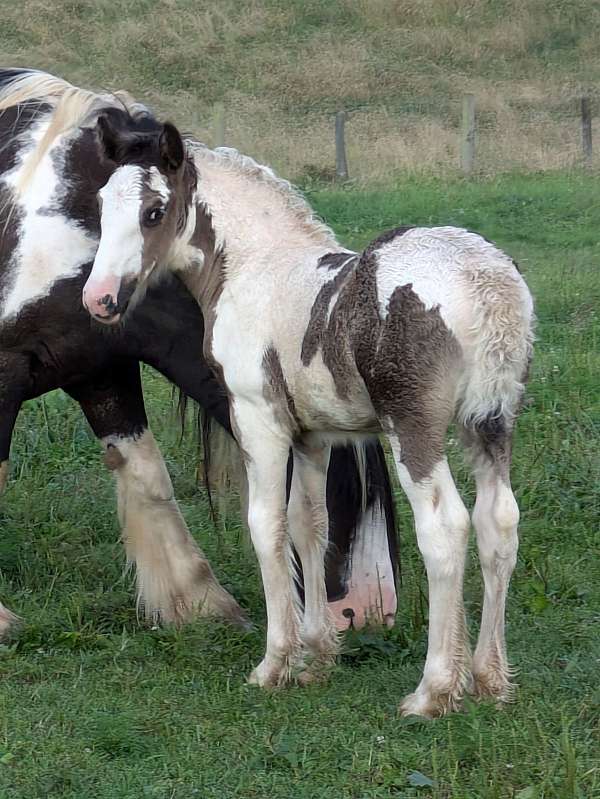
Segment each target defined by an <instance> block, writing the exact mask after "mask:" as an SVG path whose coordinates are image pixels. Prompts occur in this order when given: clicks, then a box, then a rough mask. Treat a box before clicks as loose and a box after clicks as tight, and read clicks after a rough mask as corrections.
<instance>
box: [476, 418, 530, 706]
mask: <svg viewBox="0 0 600 799" xmlns="http://www.w3.org/2000/svg"><path fill="white" fill-rule="evenodd" d="M464 440H465V444H466V446H467V447H468V448H469V450H470V454H471V457H472V461H473V472H474V474H475V480H476V484H477V499H476V502H475V508H474V511H473V526H474V527H475V531H476V533H477V547H478V549H479V560H480V563H481V569H482V572H483V579H484V586H485V589H484V591H485V593H484V598H483V611H482V616H481V629H480V632H479V640H478V642H477V648H476V649H475V655H474V656H473V679H474V691H475V693H476V694H477V695H479V696H493V697H495V698H497V699H499V700H500V701H508V700H510V699H511V696H512V690H513V687H512V685H511V683H510V667H509V665H508V660H507V657H506V643H505V640H504V616H505V605H506V594H507V591H508V584H509V581H510V578H511V575H512V572H513V569H514V567H515V563H516V560H517V549H518V546H519V539H518V535H517V525H518V523H519V508H518V505H517V502H516V500H515V497H514V494H513V492H512V489H511V486H510V457H511V434H510V432H508V430H507V428H506V426H505V425H504V423H503V421H502V420H501V419H500V420H493V421H487V422H484V423H483V424H481V425H480V426H479V427H478V429H477V431H475V432H473V431H471V430H469V431H465V434H464Z"/></svg>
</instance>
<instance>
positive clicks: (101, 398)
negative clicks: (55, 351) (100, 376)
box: [69, 362, 247, 625]
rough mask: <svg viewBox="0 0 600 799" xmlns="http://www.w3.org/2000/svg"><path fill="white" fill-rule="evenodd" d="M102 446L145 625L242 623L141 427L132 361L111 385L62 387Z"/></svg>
mask: <svg viewBox="0 0 600 799" xmlns="http://www.w3.org/2000/svg"><path fill="white" fill-rule="evenodd" d="M69 393H70V394H72V396H74V397H75V399H77V400H78V401H79V403H80V405H81V407H82V409H83V411H84V413H85V415H86V416H87V418H88V420H89V422H90V424H91V426H92V429H93V430H94V432H95V434H96V435H97V436H98V437H99V438H100V439H101V440H102V443H103V445H104V448H105V462H106V465H107V466H108V467H109V468H110V469H111V470H113V471H114V474H115V477H116V483H117V497H118V509H119V519H120V521H121V526H122V536H123V541H124V543H125V549H126V552H127V559H128V561H129V562H130V563H134V564H135V569H136V579H137V592H138V606H139V607H140V609H142V611H143V613H144V615H145V616H146V618H147V619H149V620H160V621H163V622H167V623H168V622H173V623H180V622H185V621H188V620H189V619H191V618H192V617H193V616H195V615H200V616H216V617H221V618H224V619H226V620H229V621H232V622H234V623H238V624H242V625H245V624H247V622H246V620H245V616H244V614H243V612H242V610H241V609H240V607H239V606H238V604H237V602H236V601H235V600H234V599H233V597H232V596H230V594H228V593H227V591H225V589H224V588H223V587H222V586H221V585H220V584H219V582H218V580H217V579H216V577H215V575H214V574H213V571H212V569H211V567H210V563H209V562H208V560H207V559H206V557H205V555H204V553H203V552H202V551H201V550H200V549H199V547H198V546H197V544H196V542H195V541H194V539H193V538H192V537H191V535H190V533H189V530H188V528H187V525H186V523H185V521H184V519H183V517H182V515H181V512H180V510H179V507H178V506H177V502H176V500H175V497H174V495H173V486H172V483H171V479H170V477H169V473H168V472H167V469H166V466H165V463H164V460H163V458H162V456H161V454H160V450H159V449H158V447H157V445H156V442H155V440H154V436H153V435H152V433H151V432H150V431H149V430H148V429H147V427H146V424H147V423H146V415H145V412H144V406H143V396H142V389H141V384H140V380H139V367H138V364H137V362H125V363H123V364H121V365H119V366H115V367H114V368H113V369H112V370H111V375H110V380H109V381H108V382H105V383H104V384H102V385H100V384H97V385H91V384H89V383H86V384H79V385H77V386H71V387H69Z"/></svg>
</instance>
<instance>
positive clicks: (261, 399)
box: [83, 115, 533, 716]
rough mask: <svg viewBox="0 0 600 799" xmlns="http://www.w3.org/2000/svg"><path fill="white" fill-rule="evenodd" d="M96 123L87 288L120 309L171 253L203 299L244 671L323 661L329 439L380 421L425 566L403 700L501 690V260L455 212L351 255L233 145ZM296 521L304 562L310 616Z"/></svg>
mask: <svg viewBox="0 0 600 799" xmlns="http://www.w3.org/2000/svg"><path fill="white" fill-rule="evenodd" d="M99 128H100V136H101V142H102V147H103V151H104V154H105V155H106V156H111V157H114V158H116V159H117V163H119V164H121V166H120V168H119V169H117V170H116V171H115V173H114V175H113V176H112V177H111V179H110V180H109V182H108V183H107V185H106V186H105V187H104V188H103V189H102V191H101V192H100V197H101V199H102V219H103V229H104V224H105V223H104V220H106V234H105V235H103V237H102V238H101V241H100V246H99V249H98V253H97V256H96V260H95V262H94V267H93V269H92V273H91V275H90V278H89V280H88V283H87V285H86V288H85V289H84V293H83V301H84V304H85V305H86V307H87V308H88V310H89V311H90V313H92V314H93V315H94V316H95V317H96V318H98V319H100V320H104V321H106V322H112V321H114V320H115V319H118V317H119V315H120V314H121V313H122V312H123V311H124V310H125V305H124V302H123V301H122V300H121V299H119V298H120V296H121V295H122V294H124V295H125V297H127V295H129V296H132V297H133V298H134V299H135V297H136V295H137V294H138V293H139V292H140V291H141V290H143V285H144V283H145V282H146V281H147V280H148V277H149V276H150V275H151V274H152V273H153V271H156V270H155V267H156V265H157V264H166V265H167V266H168V268H170V269H172V270H178V271H180V272H181V274H182V277H183V279H184V281H186V282H187V284H188V286H189V287H190V289H191V290H192V292H193V293H194V294H195V296H196V297H197V299H198V301H199V303H200V305H201V307H202V309H203V312H204V314H205V318H206V320H207V329H206V332H205V338H204V347H205V353H206V355H207V357H209V358H211V359H212V362H213V363H214V365H215V368H217V369H219V370H220V374H221V376H222V382H223V384H224V385H225V386H226V387H227V390H228V392H229V395H230V400H231V409H232V424H233V425H234V427H235V429H236V438H237V439H238V441H239V442H240V445H241V447H242V450H243V452H244V457H245V463H246V470H247V476H248V482H249V514H248V516H249V525H250V530H251V534H252V540H253V542H254V546H255V549H256V551H257V555H258V558H259V562H260V566H261V571H262V576H263V584H264V590H265V598H266V604H267V614H268V631H267V649H266V654H265V657H264V659H263V661H262V662H261V663H260V664H259V665H258V666H257V667H256V668H255V670H254V671H253V673H252V675H251V678H250V679H251V681H253V682H256V683H258V684H259V685H274V684H280V683H282V682H285V681H287V680H288V679H289V678H290V676H291V675H292V674H293V673H294V671H296V670H297V671H299V679H300V680H301V681H306V680H310V679H312V678H313V677H314V676H315V674H318V672H319V670H320V668H321V667H322V665H323V664H326V663H327V662H328V660H330V658H331V657H332V656H333V655H334V653H335V651H336V635H335V629H334V625H333V624H332V620H331V618H330V615H329V612H328V608H327V604H326V596H325V586H324V579H323V577H324V575H323V552H324V548H325V545H326V537H325V532H326V512H325V493H324V492H325V475H326V471H327V463H328V458H329V450H330V445H331V443H332V442H335V441H340V440H343V441H347V440H354V441H356V440H359V439H360V438H361V437H362V436H365V435H372V434H374V433H376V432H378V431H382V432H383V433H384V434H385V435H386V437H387V439H388V441H389V443H390V446H391V449H392V452H393V455H394V460H395V465H396V469H397V473H398V477H399V480H400V483H401V485H402V487H403V489H404V491H405V493H406V495H407V497H408V500H409V502H410V504H411V506H412V509H413V513H414V517H415V525H416V531H417V539H418V543H419V547H420V550H421V553H422V555H423V557H424V560H425V564H426V568H427V573H428V580H429V600H430V601H429V605H430V623H429V647H428V654H427V659H426V663H425V669H424V673H423V677H422V680H421V682H420V684H419V686H418V687H417V689H416V691H415V692H414V693H413V694H411V695H409V696H408V697H406V699H405V700H404V701H403V703H402V711H403V712H404V713H416V714H421V715H425V716H434V715H438V714H440V713H443V712H445V711H446V710H448V709H452V708H455V707H457V706H458V704H459V703H460V700H461V698H462V696H463V694H464V691H465V690H466V689H467V687H469V686H470V685H472V689H473V690H474V692H475V693H477V694H480V695H484V694H489V695H492V696H494V697H496V698H497V699H499V700H506V699H508V698H509V697H510V693H511V685H510V681H509V667H508V663H507V658H506V651H505V640H504V611H505V600H506V591H507V587H508V582H509V578H510V575H511V573H512V570H513V568H514V565H515V561H516V553H517V523H518V517H519V511H518V507H517V504H516V501H515V499H514V496H513V493H512V491H511V488H510V481H509V466H510V449H511V438H512V431H513V426H514V421H515V418H516V415H517V413H518V409H519V406H520V402H521V397H522V393H523V385H524V381H525V379H526V373H527V369H528V364H529V360H530V356H531V346H532V338H533V337H532V323H533V305H532V300H531V296H530V294H529V291H528V290H527V287H526V285H525V283H524V281H523V280H522V278H521V276H520V274H519V272H518V270H517V269H516V267H515V265H514V263H513V262H512V261H511V260H510V259H509V258H508V257H507V256H506V255H504V254H503V253H502V252H500V251H499V250H498V249H497V248H496V247H494V246H493V245H492V244H490V243H489V242H487V241H485V240H484V239H482V238H481V237H479V236H477V235H475V234H473V233H469V232H468V231H465V230H460V229H456V228H431V229H426V228H415V229H407V228H399V229H397V230H394V231H391V232H389V233H386V234H384V235H383V236H382V237H380V238H379V239H377V240H376V241H374V242H373V243H372V244H371V245H369V247H367V249H366V250H365V251H364V252H363V253H362V254H360V255H354V254H352V253H348V252H346V251H342V250H341V249H340V248H339V246H338V245H337V244H336V242H335V240H334V238H333V236H332V234H331V233H330V231H328V230H327V229H325V228H324V227H323V226H322V225H320V224H318V223H316V222H315V220H314V219H313V217H312V215H311V214H310V211H309V209H308V208H307V207H306V206H305V205H304V204H303V202H302V200H301V199H300V198H299V197H298V195H296V194H294V193H293V192H292V191H291V190H290V188H289V187H288V186H287V184H284V183H282V182H281V181H278V180H277V179H276V178H275V177H274V176H273V174H272V173H271V172H270V170H265V169H261V168H260V167H258V166H257V165H255V164H254V163H253V162H251V161H249V160H248V159H244V158H243V157H241V156H238V155H237V154H236V153H232V152H230V151H226V152H222V151H217V152H215V153H213V152H211V151H209V150H207V149H206V148H203V147H201V146H199V145H195V144H194V143H192V142H188V143H187V144H184V142H183V141H182V140H181V139H178V138H177V137H176V135H175V132H174V129H173V128H172V127H171V126H165V127H164V128H162V129H159V130H157V131H156V134H155V137H154V139H152V137H148V139H147V140H146V145H145V148H144V150H143V155H141V154H140V151H139V150H136V152H135V154H134V155H133V157H131V156H130V154H129V151H128V148H129V143H130V141H131V139H132V131H131V123H130V122H128V121H127V120H126V119H125V118H121V119H117V118H116V117H115V116H114V115H111V116H110V117H108V118H107V117H104V118H103V117H100V120H99ZM132 160H133V163H131V161H132ZM157 217H158V221H157ZM117 242H118V245H119V246H118V247H116V246H115V244H116V243H117ZM121 253H125V254H126V255H125V257H122V255H121ZM453 421H455V422H456V423H457V425H458V426H459V429H460V431H461V436H462V438H463V441H464V442H465V445H466V447H467V449H468V451H469V453H470V455H471V458H472V462H473V466H474V473H475V478H476V483H477V501H476V505H475V510H474V514H473V523H474V525H475V529H476V532H477V539H478V546H479V553H480V559H481V565H482V569H483V574H484V581H485V597H484V606H483V616H482V623H481V631H480V636H479V641H478V644H477V648H476V651H475V656H474V658H473V661H471V656H470V651H469V645H468V641H467V634H466V626H465V616H464V609H463V598H462V582H463V571H464V561H465V553H466V546H467V537H468V532H469V527H470V519H469V514H468V513H467V510H466V508H465V506H464V505H463V503H462V500H461V498H460V496H459V494H458V492H457V490H456V487H455V485H454V481H453V479H452V475H451V473H450V470H449V468H448V463H447V460H446V457H445V454H444V450H445V435H446V431H447V428H448V426H449V424H450V423H451V422H453ZM290 445H291V446H292V448H293V453H294V475H293V481H292V493H291V498H290V504H289V509H288V511H287V514H286V508H285V464H286V459H287V452H288V449H289V447H290ZM288 532H289V535H290V537H291V541H292V542H293V545H294V547H295V549H296V551H297V552H298V553H299V555H300V559H301V562H302V569H303V575H304V583H305V592H306V601H305V608H304V614H303V617H301V614H300V611H299V608H298V604H297V601H296V597H295V587H294V579H293V570H292V568H291V564H290V555H289V544H288V538H287V534H288ZM304 653H308V655H309V656H310V659H311V662H310V663H309V664H308V665H307V664H306V662H305V660H304Z"/></svg>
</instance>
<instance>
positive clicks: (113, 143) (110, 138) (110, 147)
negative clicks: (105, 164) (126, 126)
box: [97, 114, 119, 161]
mask: <svg viewBox="0 0 600 799" xmlns="http://www.w3.org/2000/svg"><path fill="white" fill-rule="evenodd" d="M97 125H98V141H99V142H100V147H101V148H102V150H103V152H104V155H105V156H106V157H107V158H108V159H109V160H110V161H116V157H117V144H118V137H119V130H118V128H117V126H116V125H115V123H114V121H113V120H112V119H111V118H110V116H109V115H108V114H100V116H99V117H98V122H97Z"/></svg>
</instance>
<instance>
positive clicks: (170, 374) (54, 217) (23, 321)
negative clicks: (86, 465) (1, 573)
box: [0, 71, 396, 632]
mask: <svg viewBox="0 0 600 799" xmlns="http://www.w3.org/2000/svg"><path fill="white" fill-rule="evenodd" d="M19 74H23V73H21V72H12V71H11V72H4V73H0V86H1V85H3V84H6V83H9V84H10V83H11V81H12V79H13V78H14V77H17V76H18V75H19ZM45 117H46V108H45V106H44V105H43V104H42V105H40V103H38V102H35V103H31V102H24V103H21V104H18V105H12V104H11V106H10V107H8V108H5V109H4V111H3V112H2V114H1V115H0V234H1V237H0V490H1V489H2V487H3V485H4V483H5V481H6V477H7V473H8V457H9V449H10V441H11V436H12V431H13V426H14V423H15V420H16V417H17V414H18V412H19V408H20V407H21V404H22V403H23V401H24V400H27V399H30V398H32V397H36V396H39V395H40V394H43V393H44V392H47V391H49V390H52V389H54V388H57V387H62V388H63V389H64V390H65V391H67V392H68V393H69V394H70V395H71V396H72V397H74V399H76V400H77V401H78V402H79V404H80V405H81V408H82V409H83V411H84V413H85V415H86V417H87V418H88V420H89V422H90V424H91V427H92V429H93V431H94V433H95V434H96V436H98V438H99V439H100V440H101V441H102V443H103V446H104V449H105V461H106V463H107V465H108V466H109V468H111V469H113V470H114V473H115V475H116V485H117V495H118V506H119V515H120V519H121V523H122V528H123V540H124V543H125V546H126V550H127V557H128V559H129V560H130V561H131V562H132V563H134V564H135V567H136V575H137V588H138V601H139V606H140V609H141V610H142V611H143V612H144V613H145V615H146V616H147V617H148V618H149V619H152V620H156V619H157V618H158V617H160V619H161V620H162V621H166V622H181V621H184V620H186V619H187V618H189V617H191V616H192V615H194V614H200V615H206V616H219V617H222V618H225V619H230V620H232V621H237V622H242V623H243V622H244V614H243V613H242V611H241V609H240V608H239V606H238V604H237V603H236V602H235V600H234V599H233V597H231V596H230V595H229V594H228V593H227V592H226V591H225V590H224V589H223V588H222V586H220V584H219V583H218V581H217V579H216V577H215V576H214V574H213V572H212V569H211V567H210V564H209V563H208V561H207V559H206V558H205V556H204V555H203V553H202V552H201V551H200V550H199V548H198V546H197V545H196V544H195V542H194V540H193V538H192V537H191V536H190V534H189V531H188V529H187V527H186V524H185V522H184V520H183V518H182V516H181V514H180V512H179V510H178V507H177V503H176V501H175V499H174V497H173V488H172V485H171V482H170V479H169V476H168V473H167V470H166V468H165V465H164V462H163V459H162V457H161V454H160V452H159V450H158V448H157V446H156V443H155V441H154V438H153V436H152V434H151V432H150V431H149V430H148V424H147V419H146V414H145V410H144V401H143V395H142V387H141V382H140V373H139V362H140V361H143V362H145V363H147V364H150V365H151V366H153V367H154V368H155V369H157V370H158V371H159V372H161V373H162V374H164V375H165V376H166V377H167V378H168V379H169V380H170V381H171V382H173V383H174V384H175V385H176V386H178V387H179V388H180V390H181V391H182V392H183V393H184V394H185V395H187V396H189V397H191V398H193V399H194V400H196V401H197V402H198V403H199V404H200V405H201V406H202V408H203V409H204V410H205V412H206V413H207V414H208V415H209V416H210V417H211V418H212V419H214V420H215V421H216V422H218V423H219V424H220V425H221V426H222V427H223V428H224V429H225V430H227V431H228V432H231V426H230V421H229V408H228V402H227V396H226V394H225V392H224V390H223V388H222V387H221V386H220V385H219V383H218V381H217V380H216V378H215V376H214V374H213V373H212V372H211V370H210V369H209V367H208V366H207V364H206V361H205V359H204V357H203V353H202V339H203V334H204V323H203V318H202V314H201V311H200V308H199V306H198V304H197V303H196V302H195V300H194V299H193V298H192V296H191V295H190V293H189V291H188V290H187V289H186V288H185V286H184V285H183V284H182V283H181V281H180V280H179V279H178V278H177V277H174V276H169V275H165V280H163V281H162V283H161V285H160V287H157V288H154V289H151V290H150V291H149V292H148V293H147V295H146V296H145V297H144V299H143V301H142V302H141V303H140V304H139V305H138V306H137V307H136V308H135V310H134V311H133V312H132V313H131V314H130V315H129V319H128V321H129V325H128V329H127V336H124V335H123V334H122V331H119V330H107V329H106V327H104V326H102V325H99V324H97V323H95V322H94V323H92V324H90V319H89V316H88V314H87V313H86V312H85V310H84V309H83V308H82V307H81V304H80V302H79V298H80V296H81V291H82V288H83V285H84V283H85V280H86V279H87V275H88V273H89V270H90V268H91V260H92V258H93V255H94V253H95V248H96V244H95V243H94V242H97V240H98V237H99V210H98V204H97V200H96V192H97V190H98V189H99V188H100V187H101V186H102V185H103V184H104V183H105V182H106V181H107V180H108V178H109V176H110V174H111V172H112V171H113V170H114V165H113V164H110V163H106V162H103V163H99V161H98V158H97V157H96V151H95V143H94V142H95V139H94V136H93V134H92V133H91V132H89V135H90V137H91V139H87V137H84V138H85V139H86V140H85V141H84V142H80V141H78V140H76V141H73V142H71V143H70V144H72V146H69V147H67V148H66V150H65V151H64V152H63V153H61V154H60V155H58V156H57V154H56V153H55V152H54V151H53V161H52V163H53V167H52V168H53V169H55V170H56V172H55V180H54V182H52V181H50V182H48V179H49V174H48V173H46V174H45V175H44V177H43V179H42V181H41V182H40V183H37V184H36V186H35V188H34V195H35V196H34V195H32V196H31V198H30V204H29V205H28V206H27V207H26V208H25V207H22V206H20V205H19V204H17V203H13V198H14V195H13V190H12V189H11V188H10V186H11V182H12V181H13V180H14V179H15V178H16V177H17V176H18V175H19V173H20V168H21V167H22V166H23V165H25V166H26V165H27V162H26V159H24V157H23V156H24V154H25V153H26V152H27V148H28V146H30V144H31V142H32V141H35V140H36V137H37V136H38V135H39V131H40V128H39V125H40V122H43V120H44V118H45ZM90 147H91V148H92V155H93V156H94V157H93V158H91V159H90V158H89V155H90ZM67 177H68V178H70V180H71V182H68V180H67ZM57 180H58V182H56V181H57ZM63 180H64V181H66V182H64V183H63V182H62V181H63ZM361 460H363V461H364V462H362V463H361ZM328 474H329V479H328V489H327V490H328V509H329V518H330V529H329V536H330V541H331V546H330V547H329V549H328V552H327V562H326V570H327V588H328V596H329V599H330V607H331V609H332V611H333V612H334V614H335V616H336V619H337V622H338V625H339V627H340V629H343V628H345V627H347V626H348V625H349V624H350V623H352V624H354V625H355V626H361V625H362V624H364V623H365V622H366V621H367V620H376V619H381V620H384V621H386V622H387V623H388V624H389V623H390V622H391V621H392V620H393V617H394V613H395V610H396V593H395V582H394V578H395V567H396V544H395V530H394V518H393V503H392V495H391V488H390V485H389V479H388V474H387V469H386V466H385V460H384V456H383V451H382V450H381V448H380V447H379V446H372V445H370V446H368V447H366V448H364V449H362V450H356V451H355V450H354V449H353V448H351V447H345V448H342V447H340V448H337V449H336V450H335V451H334V453H333V456H332V460H331V463H330V467H329V472H328ZM12 618H13V616H12V614H11V613H10V611H8V610H7V609H6V608H4V607H3V606H2V605H0V632H2V631H4V630H5V629H6V628H7V627H8V625H9V624H10V622H11V620H12Z"/></svg>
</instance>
